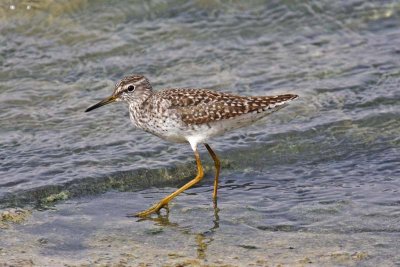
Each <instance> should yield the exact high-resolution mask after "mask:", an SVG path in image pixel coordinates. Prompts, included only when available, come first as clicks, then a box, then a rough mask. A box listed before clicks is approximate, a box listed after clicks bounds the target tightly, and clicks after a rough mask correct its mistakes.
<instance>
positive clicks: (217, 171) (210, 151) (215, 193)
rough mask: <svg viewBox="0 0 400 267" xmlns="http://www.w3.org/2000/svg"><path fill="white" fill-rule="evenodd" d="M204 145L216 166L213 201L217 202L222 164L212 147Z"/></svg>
mask: <svg viewBox="0 0 400 267" xmlns="http://www.w3.org/2000/svg"><path fill="white" fill-rule="evenodd" d="M204 145H205V147H206V148H207V150H208V153H210V155H211V157H212V158H213V160H214V164H215V179H214V192H213V199H214V201H217V191H218V177H219V171H220V170H221V163H220V161H219V159H218V157H217V155H216V154H215V153H214V151H213V150H212V149H211V147H210V146H209V145H208V144H204Z"/></svg>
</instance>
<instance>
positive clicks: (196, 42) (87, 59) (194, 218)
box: [0, 0, 400, 266]
mask: <svg viewBox="0 0 400 267" xmlns="http://www.w3.org/2000/svg"><path fill="white" fill-rule="evenodd" d="M11 6H13V7H12V8H10V7H11ZM399 11H400V3H398V1H369V2H365V1H355V0H354V1H334V2H332V1H307V2H302V1H251V2H249V3H245V2H243V1H232V2H224V1H213V0H208V1H192V2H186V1H168V2H165V1H146V2H144V3H141V2H140V1H134V2H127V1H97V2H90V1H83V0H81V1H79V0H75V1H61V2H53V1H41V2H35V1H10V3H2V4H1V5H0V32H1V34H0V66H1V71H0V107H1V111H2V112H1V113H0V140H1V141H0V161H1V165H0V205H1V207H2V208H4V209H6V208H10V207H16V206H17V207H22V208H26V209H33V213H32V215H31V216H30V217H29V218H28V220H27V221H26V222H25V223H23V224H22V225H11V226H10V227H9V228H8V229H6V230H4V231H3V230H2V232H0V236H2V238H0V240H1V241H0V248H1V249H0V253H2V257H0V258H1V259H4V261H6V262H7V261H8V262H12V261H17V260H27V261H29V260H32V261H33V264H36V265H52V264H51V262H53V263H54V262H62V263H66V264H72V265H79V264H88V263H94V262H95V261H98V262H99V263H101V264H111V263H116V262H118V261H122V262H125V261H126V263H123V264H128V265H129V264H132V265H135V264H139V263H140V262H144V263H154V265H157V264H161V263H165V262H167V263H168V264H170V265H173V264H181V263H182V262H186V261H191V260H192V261H194V262H197V263H199V264H200V263H201V264H211V265H213V264H214V265H218V264H220V265H223V264H231V265H239V266H246V265H248V264H251V263H253V264H256V265H257V264H258V265H261V266H263V264H264V265H266V264H289V265H296V264H297V265H301V264H316V266H318V265H321V264H322V265H338V266H340V265H357V264H362V265H369V266H376V265H377V264H378V263H379V264H380V265H382V264H383V265H388V266H391V265H392V266H395V265H399V264H400V258H399V256H398V255H397V254H398V253H397V251H399V243H398V242H397V240H399V238H400V236H399V232H400V229H399V225H400V224H399V221H400V206H399V205H400V202H399V189H400V180H399V177H400V169H399V167H398V166H399V163H400V157H399V155H400V154H399V151H400V150H399V148H400V137H399V136H400V135H399V132H400V120H399V114H400V108H399V107H400V105H399V104H400V90H399V85H400V50H399V44H400V30H399V26H400V20H399V18H400V17H399V14H400V13H399ZM131 73H141V74H144V75H146V76H147V77H148V78H149V79H150V81H151V82H152V84H153V86H154V88H155V90H158V89H161V88H165V87H202V88H211V89H214V90H218V91H224V92H233V93H237V94H244V95H273V94H280V93H295V94H298V95H300V98H299V99H298V100H296V101H294V102H292V103H291V105H290V106H289V107H287V108H285V109H282V110H280V111H279V112H277V113H275V114H273V115H271V116H269V117H268V118H267V119H266V120H264V121H262V122H261V123H258V124H257V125H254V126H252V127H249V128H246V129H242V130H238V131H235V132H232V133H229V134H226V135H225V136H223V137H219V138H216V139H214V140H212V141H210V145H212V147H213V148H215V150H216V152H217V153H218V154H219V155H220V157H221V158H222V159H223V160H224V161H223V171H222V173H221V189H220V191H219V194H220V198H219V202H218V208H219V212H215V211H214V209H213V205H212V202H211V193H212V182H213V181H212V180H213V174H212V162H211V160H210V159H209V157H208V156H207V153H206V150H205V149H204V148H201V153H202V158H204V161H205V163H206V166H207V175H206V177H205V178H204V181H203V182H202V183H201V184H199V185H198V186H197V187H196V188H194V189H191V190H189V191H188V192H187V193H184V194H182V196H180V197H178V198H177V199H176V200H174V201H173V203H172V204H171V213H170V215H169V216H168V218H164V219H163V220H162V221H160V220H158V221H141V222H137V221H136V220H134V219H131V218H126V217H125V214H126V213H129V212H134V211H139V210H142V209H145V208H147V207H148V206H149V205H151V204H152V203H154V202H156V201H157V200H158V199H160V198H161V197H163V196H164V195H166V194H168V193H170V192H172V191H174V190H175V189H176V188H177V187H178V186H180V185H182V184H184V183H185V182H186V181H188V180H190V179H191V176H192V175H193V174H194V171H195V168H194V161H193V155H192V151H191V149H190V146H189V145H186V144H170V143H167V142H165V141H162V140H160V139H159V138H157V137H155V136H152V135H149V134H147V133H144V132H143V131H141V130H139V129H135V128H134V127H133V126H132V125H131V124H130V122H129V117H128V111H127V107H126V106H125V105H124V104H120V103H118V104H115V105H110V106H106V107H103V108H101V109H99V110H96V111H93V112H90V113H84V112H83V111H84V110H85V109H86V108H87V107H88V106H89V105H91V104H94V103H96V101H98V100H100V99H102V98H103V97H105V96H108V95H109V94H110V93H111V92H112V89H113V86H114V84H115V82H117V81H118V79H120V78H122V77H123V76H125V75H128V74H131ZM60 192H61V195H60ZM54 196H55V197H54ZM57 196H58V197H57ZM49 197H50V198H49ZM49 200H51V201H49ZM53 200H60V201H58V202H57V203H56V204H55V205H52V203H49V202H53ZM49 207H50V208H51V209H48V208H49ZM11 236H12V237H13V238H11ZM5 237H6V238H5ZM40 240H41V241H40ZM38 242H39V243H38ZM38 244H39V245H38ZM108 245H111V248H109V247H108ZM21 251H25V252H28V253H25V254H24V253H22V252H21ZM67 256H68V257H67ZM83 258H84V259H85V260H82V259H83ZM67 259H68V260H67ZM0 262H1V260H0ZM194 262H193V264H195V263H194ZM309 262H311V263H309ZM197 263H196V264H197Z"/></svg>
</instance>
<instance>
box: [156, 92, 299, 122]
mask: <svg viewBox="0 0 400 267" xmlns="http://www.w3.org/2000/svg"><path fill="white" fill-rule="evenodd" d="M155 95H156V96H157V97H160V98H163V99H166V100H169V101H170V102H171V106H170V108H175V109H177V110H178V112H179V113H180V114H181V119H182V121H183V122H185V123H186V124H203V123H209V122H212V121H218V120H225V119H231V118H234V117H237V116H240V115H243V114H247V113H251V112H256V113H261V112H263V111H265V110H267V109H271V108H274V107H276V106H279V105H280V104H282V103H285V102H287V101H289V100H293V99H295V98H297V95H291V94H285V95H278V96H247V97H246V96H239V95H233V94H228V93H220V92H215V91H211V90H206V89H190V88H186V89H166V90H163V91H161V92H158V93H156V94H155Z"/></svg>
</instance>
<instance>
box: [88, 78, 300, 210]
mask: <svg viewBox="0 0 400 267" xmlns="http://www.w3.org/2000/svg"><path fill="white" fill-rule="evenodd" d="M297 97H298V96H297V95H293V94H284V95H276V96H238V95H233V94H228V93H221V92H215V91H211V90H207V89H192V88H179V89H164V90H161V91H157V92H154V91H153V88H152V86H151V85H150V82H149V80H148V79H147V78H146V77H144V76H142V75H131V76H127V77H125V78H124V79H122V80H121V81H120V82H118V83H117V84H116V85H115V89H114V92H113V93H112V95H111V96H110V97H107V98H105V99H104V100H102V101H100V102H99V103H97V104H95V105H93V106H91V107H89V108H88V109H86V111H85V112H88V111H91V110H93V109H95V108H98V107H101V106H104V105H106V104H110V103H112V102H116V101H125V102H127V103H128V105H129V115H130V119H131V121H132V123H133V124H134V125H135V126H136V127H138V128H140V129H143V130H144V131H146V132H149V133H152V134H154V135H156V136H158V137H160V138H162V139H165V140H167V141H171V142H177V143H184V142H189V143H190V145H191V147H192V149H193V151H194V156H195V158H196V164H197V175H196V177H195V178H194V179H193V180H191V181H189V182H188V183H187V184H185V185H184V186H182V187H181V188H179V189H178V190H176V191H175V192H173V193H172V194H170V195H168V196H166V197H165V198H163V199H162V200H161V201H160V202H158V203H156V204H154V205H153V206H151V207H150V208H149V209H147V210H145V211H142V212H139V213H137V214H135V216H138V217H146V216H149V215H150V214H152V213H158V212H159V210H160V209H161V208H167V206H168V203H169V202H170V201H171V200H172V199H173V198H174V197H176V196H177V195H179V194H180V193H182V192H183V191H185V190H186V189H188V188H190V187H192V186H193V185H195V184H197V183H198V182H199V181H200V180H201V179H202V178H203V175H204V173H203V167H202V165H201V161H200V156H199V152H198V151H197V145H198V144H199V143H203V144H204V146H205V147H206V149H207V150H208V153H210V155H211V157H212V158H213V160H214V164H215V178H214V191H213V199H214V202H215V201H216V199H217V190H218V177H219V172H220V161H219V159H218V157H217V155H216V154H215V153H214V151H213V150H212V149H211V147H210V146H209V145H208V144H207V143H206V141H207V140H208V139H210V138H211V137H214V136H219V135H222V134H223V133H225V132H227V131H230V130H234V129H238V128H241V127H244V126H248V125H250V124H252V123H254V122H255V121H258V120H260V119H262V118H263V117H265V116H267V115H268V114H271V113H272V112H274V111H277V110H278V109H280V108H282V107H284V106H286V105H287V103H288V102H289V101H291V100H293V99H295V98H297Z"/></svg>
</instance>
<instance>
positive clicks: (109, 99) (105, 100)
mask: <svg viewBox="0 0 400 267" xmlns="http://www.w3.org/2000/svg"><path fill="white" fill-rule="evenodd" d="M116 100H117V98H116V97H115V96H113V95H112V96H110V97H107V98H106V99H103V100H101V101H100V102H99V103H97V104H95V105H93V106H91V107H89V108H88V109H86V110H85V112H89V111H91V110H93V109H96V108H99V107H101V106H104V105H107V104H110V103H112V102H115V101H116Z"/></svg>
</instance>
